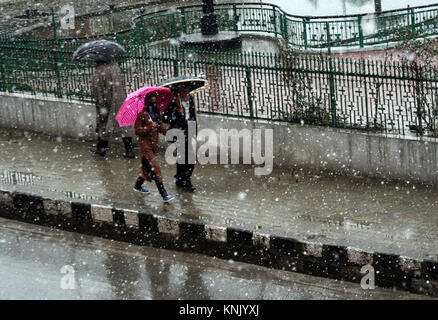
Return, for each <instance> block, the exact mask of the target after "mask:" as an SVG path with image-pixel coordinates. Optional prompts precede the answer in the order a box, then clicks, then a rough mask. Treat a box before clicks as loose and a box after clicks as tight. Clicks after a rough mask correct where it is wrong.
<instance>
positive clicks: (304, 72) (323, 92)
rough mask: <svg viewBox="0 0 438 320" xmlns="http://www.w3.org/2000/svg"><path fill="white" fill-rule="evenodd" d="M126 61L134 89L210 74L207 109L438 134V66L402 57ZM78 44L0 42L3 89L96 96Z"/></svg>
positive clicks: (158, 55) (170, 56)
mask: <svg viewBox="0 0 438 320" xmlns="http://www.w3.org/2000/svg"><path fill="white" fill-rule="evenodd" d="M135 52H136V53H131V54H130V55H129V56H127V57H124V58H123V59H120V60H119V63H120V65H121V67H122V70H123V72H124V74H125V76H126V86H127V87H126V90H127V92H132V91H134V90H136V89H138V88H139V87H141V86H152V85H155V84H157V83H159V82H161V81H163V80H164V79H166V78H169V77H172V76H178V75H193V76H203V77H205V78H207V79H208V80H209V81H210V83H211V87H210V89H209V90H208V91H206V92H203V93H201V94H199V95H198V96H197V99H198V108H199V111H200V112H205V113H214V114H223V115H228V116H238V117H246V118H254V119H269V120H275V121H290V122H298V123H299V122H304V123H306V124H314V125H326V126H334V127H342V128H355V129H363V130H372V131H377V132H386V133H394V134H401V135H408V134H420V135H429V136H436V133H437V121H438V117H437V115H438V114H437V113H438V101H437V98H438V97H437V92H438V91H437V85H438V72H437V70H436V69H432V68H425V67H421V66H417V65H415V64H409V65H406V64H402V63H400V62H391V63H385V62H379V61H367V60H354V59H334V58H331V57H330V56H326V55H304V54H300V55H289V56H288V55H275V54H265V53H226V52H211V51H209V52H202V51H185V50H183V49H179V48H178V47H165V48H163V47H158V46H138V47H137V49H136V50H135ZM71 56H72V49H69V50H67V49H64V50H59V49H51V50H48V49H43V48H42V49H36V48H33V47H30V48H28V47H25V46H22V47H19V46H17V45H14V46H10V47H7V46H5V45H3V46H1V48H0V72H1V79H0V80H1V81H0V90H1V91H8V92H29V93H32V94H38V95H49V94H50V95H53V94H54V95H57V96H60V97H67V98H75V99H80V100H84V101H91V100H92V98H93V97H92V95H91V92H90V87H89V85H90V80H91V77H92V75H93V67H94V66H93V64H92V63H90V62H72V61H71Z"/></svg>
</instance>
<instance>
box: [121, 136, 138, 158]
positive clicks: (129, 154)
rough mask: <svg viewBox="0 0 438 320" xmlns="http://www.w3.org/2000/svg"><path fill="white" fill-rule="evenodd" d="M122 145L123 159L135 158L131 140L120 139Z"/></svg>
mask: <svg viewBox="0 0 438 320" xmlns="http://www.w3.org/2000/svg"><path fill="white" fill-rule="evenodd" d="M122 141H123V144H124V145H125V154H124V155H123V156H124V157H125V158H128V159H133V158H135V154H134V148H133V146H132V138H122Z"/></svg>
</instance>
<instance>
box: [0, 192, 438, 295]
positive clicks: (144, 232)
mask: <svg viewBox="0 0 438 320" xmlns="http://www.w3.org/2000/svg"><path fill="white" fill-rule="evenodd" d="M0 215H1V216H3V217H6V218H12V219H16V220H20V221H26V222H30V223H36V224H43V225H49V226H54V227H57V228H60V229H64V230H68V231H75V232H83V233H87V234H93V235H98V236H103V237H107V238H112V239H115V240H119V241H127V242H132V243H135V244H139V245H148V246H154V247H159V248H165V249H171V250H179V251H187V252H196V253H200V254H206V255H209V256H215V257H218V258H223V259H232V260H236V261H242V262H247V263H253V264H258V265H262V266H266V267H269V268H275V269H281V270H287V271H293V272H300V273H305V274H309V275H314V276H320V277H328V278H333V279H338V280H345V281H351V282H356V283H358V285H359V283H360V282H361V279H362V278H363V277H364V274H362V273H361V268H362V267H363V266H365V265H370V266H372V267H373V268H374V271H375V285H376V286H377V287H386V288H397V289H399V290H406V291H409V292H413V293H420V294H428V295H433V296H438V262H437V261H432V260H418V259H412V258H409V257H404V256H400V255H393V254H387V253H379V252H366V251H363V250H360V249H357V248H352V247H344V246H334V245H327V244H322V243H316V242H304V241H298V240H296V239H293V238H286V237H280V236H276V235H269V234H263V233H259V232H257V231H247V230H241V229H237V228H230V227H226V226H219V225H208V224H203V223H200V222H191V221H182V220H175V219H170V218H168V217H165V216H157V215H154V214H150V213H147V212H140V211H136V210H128V209H125V208H120V207H116V206H107V205H101V204H90V203H85V202H78V201H77V200H71V201H69V200H56V199H49V198H45V197H43V196H36V195H32V194H28V193H23V192H16V191H4V190H3V191H2V190H0Z"/></svg>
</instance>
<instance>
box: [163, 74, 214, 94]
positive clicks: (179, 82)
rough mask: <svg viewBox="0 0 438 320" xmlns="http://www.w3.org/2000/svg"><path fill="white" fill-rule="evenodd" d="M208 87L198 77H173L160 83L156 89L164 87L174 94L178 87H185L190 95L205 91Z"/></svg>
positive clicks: (204, 81)
mask: <svg viewBox="0 0 438 320" xmlns="http://www.w3.org/2000/svg"><path fill="white" fill-rule="evenodd" d="M208 86H209V83H208V80H205V79H203V78H199V77H187V76H183V77H175V78H171V79H167V80H165V81H163V82H160V83H159V84H158V85H157V87H166V88H169V89H170V90H172V92H175V91H176V90H177V89H178V88H180V87H185V88H188V89H189V90H190V94H192V95H193V94H195V93H198V92H201V91H204V90H207V89H208Z"/></svg>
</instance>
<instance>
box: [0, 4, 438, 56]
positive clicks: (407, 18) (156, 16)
mask: <svg viewBox="0 0 438 320" xmlns="http://www.w3.org/2000/svg"><path fill="white" fill-rule="evenodd" d="M215 7H216V9H215V12H216V15H217V16H218V22H219V29H220V30H221V31H238V32H241V33H251V34H254V33H260V34H265V35H270V36H274V37H278V38H282V39H284V40H285V41H286V42H287V43H288V44H289V45H291V46H294V47H296V48H301V49H309V48H328V47H330V48H334V47H357V48H363V47H366V46H371V45H376V44H382V43H389V42H395V41H397V40H399V39H398V35H397V33H394V32H393V31H394V28H400V27H406V28H409V29H410V30H411V31H413V33H414V34H415V33H418V34H421V36H422V37H423V36H434V35H437V34H438V3H437V4H435V5H428V6H419V7H413V8H407V9H400V10H392V11H384V12H382V13H378V14H359V15H348V16H331V17H302V16H294V15H290V14H287V13H285V12H284V11H282V10H281V9H280V8H279V7H278V6H275V5H272V4H263V3H243V4H236V3H219V4H216V5H215ZM111 14H112V13H111ZM201 16H202V6H201V5H192V6H184V7H179V8H172V9H169V10H161V11H157V12H153V13H144V14H140V15H138V16H137V17H136V18H134V19H133V21H132V27H130V28H127V29H126V30H123V32H121V33H122V34H123V36H122V37H121V38H123V40H124V41H125V42H127V43H139V42H140V43H150V42H155V41H159V40H164V39H169V38H177V37H179V36H181V35H182V34H193V33H198V32H200V30H201V26H200V19H201ZM53 20H54V21H55V20H56V21H58V20H59V17H58V19H55V17H54V19H53ZM52 29H53V32H52V35H53V36H52V37H51V36H49V35H50V32H49V33H47V31H48V30H50V31H51V29H47V28H46V29H45V30H44V32H42V36H43V37H45V39H39V38H38V36H37V34H35V33H32V34H30V35H29V36H27V37H26V36H21V37H11V36H3V37H0V43H6V44H7V43H9V44H11V43H15V44H17V43H21V44H23V43H26V44H27V45H29V44H32V43H33V44H35V45H36V46H38V47H41V46H43V47H45V46H52V45H54V44H56V45H59V46H61V47H64V46H68V45H69V44H70V43H71V40H72V39H77V40H79V41H81V39H82V40H84V41H85V40H86V39H89V37H88V38H86V37H77V36H75V35H76V34H77V32H78V31H80V29H78V30H71V31H70V34H71V36H72V37H71V38H65V39H66V40H65V41H55V42H54V41H53V39H59V38H60V35H61V34H62V35H64V36H65V35H66V32H65V30H61V28H60V26H59V23H56V24H55V25H54V27H53V28H52ZM111 31H112V30H111ZM115 34H119V32H115ZM119 35H120V34H119ZM108 36H109V35H108V34H106V35H105V34H101V35H95V36H94V37H95V38H99V37H108ZM132 48H133V49H135V46H132Z"/></svg>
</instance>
